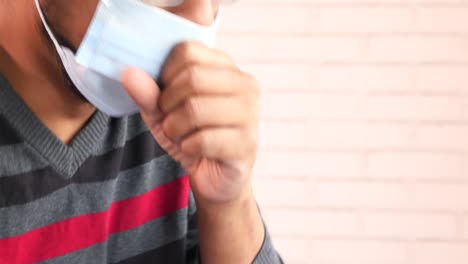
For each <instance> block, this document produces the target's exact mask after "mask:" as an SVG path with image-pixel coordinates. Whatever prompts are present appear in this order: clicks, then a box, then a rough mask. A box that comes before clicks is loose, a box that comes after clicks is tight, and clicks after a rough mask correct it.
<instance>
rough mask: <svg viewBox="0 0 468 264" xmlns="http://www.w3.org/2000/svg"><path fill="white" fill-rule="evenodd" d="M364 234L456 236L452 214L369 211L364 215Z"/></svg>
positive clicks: (386, 236)
mask: <svg viewBox="0 0 468 264" xmlns="http://www.w3.org/2000/svg"><path fill="white" fill-rule="evenodd" d="M363 222H364V227H365V231H364V235H366V236H371V237H378V238H395V239H449V238H454V237H455V236H456V221H455V217H454V216H452V215H448V214H447V215H445V214H418V213H408V214H400V213H368V214H365V215H363Z"/></svg>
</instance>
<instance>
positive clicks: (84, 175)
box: [0, 131, 166, 208]
mask: <svg viewBox="0 0 468 264" xmlns="http://www.w3.org/2000/svg"><path fill="white" fill-rule="evenodd" d="M165 154H166V152H165V151H164V150H163V149H162V148H161V147H160V146H159V144H157V142H156V141H155V140H154V138H153V136H152V135H151V133H150V132H148V131H147V132H144V133H142V134H141V135H139V136H137V137H135V138H134V139H132V140H130V141H128V142H127V143H126V144H125V146H124V147H122V148H118V149H115V150H113V151H111V152H109V153H107V154H104V155H101V156H92V157H90V158H88V159H87V160H86V161H85V162H84V163H83V165H82V166H81V167H80V169H79V170H78V171H77V172H76V173H75V175H74V176H73V177H72V178H70V179H67V178H64V177H62V176H61V175H60V174H59V173H57V171H55V170H54V169H52V168H51V167H47V168H44V169H40V170H36V171H33V172H27V173H22V174H18V175H12V176H5V177H0V208H2V207H9V206H13V205H20V204H25V203H28V202H30V201H33V200H36V199H39V198H41V197H44V196H46V195H48V194H50V193H52V192H54V191H57V190H59V189H61V188H63V187H66V186H67V185H70V184H72V183H91V182H100V181H106V180H111V179H115V178H116V177H117V175H118V173H119V172H120V171H123V170H127V169H131V168H134V167H137V166H140V165H143V164H145V163H147V162H150V161H151V160H153V159H155V158H158V157H161V156H163V155H165Z"/></svg>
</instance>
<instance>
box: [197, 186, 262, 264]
mask: <svg viewBox="0 0 468 264" xmlns="http://www.w3.org/2000/svg"><path fill="white" fill-rule="evenodd" d="M197 207H198V221H199V223H198V224H199V231H200V254H201V259H202V263H203V264H214V263H216V264H218V263H223V264H231V263H233V264H243V263H245V264H250V263H252V261H253V260H254V258H255V256H256V255H257V253H258V252H259V251H260V248H261V246H262V242H263V239H264V236H265V234H264V226H263V221H262V219H261V216H260V213H259V211H258V208H257V205H256V202H255V199H254V196H253V194H252V191H251V190H249V191H248V194H247V195H246V196H245V197H244V198H242V199H239V200H238V201H234V202H230V203H226V204H203V203H197Z"/></svg>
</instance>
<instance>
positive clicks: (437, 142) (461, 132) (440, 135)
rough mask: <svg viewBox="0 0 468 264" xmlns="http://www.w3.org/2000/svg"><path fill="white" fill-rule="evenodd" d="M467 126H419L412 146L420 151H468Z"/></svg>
mask: <svg viewBox="0 0 468 264" xmlns="http://www.w3.org/2000/svg"><path fill="white" fill-rule="evenodd" d="M466 135H468V126H467V125H462V124H460V125H437V124H435V125H419V126H417V127H416V129H415V134H414V140H413V141H412V145H413V146H414V147H417V148H421V149H433V150H437V149H439V150H440V149H444V150H447V149H448V150H468V137H467V136H466Z"/></svg>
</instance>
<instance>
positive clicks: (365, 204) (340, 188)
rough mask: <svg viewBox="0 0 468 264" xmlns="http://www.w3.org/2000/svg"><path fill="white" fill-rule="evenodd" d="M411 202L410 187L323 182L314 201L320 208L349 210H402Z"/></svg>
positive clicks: (319, 185)
mask: <svg viewBox="0 0 468 264" xmlns="http://www.w3.org/2000/svg"><path fill="white" fill-rule="evenodd" d="M409 201H410V189H409V186H408V185H405V184H392V183H371V182H367V183H366V182H321V183H318V185H317V190H316V194H315V200H314V202H315V203H316V204H317V205H318V206H320V207H332V208H348V209H350V208H353V209H362V208H371V209H389V208H390V209H400V208H406V207H407V206H408V204H409Z"/></svg>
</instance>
